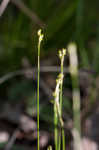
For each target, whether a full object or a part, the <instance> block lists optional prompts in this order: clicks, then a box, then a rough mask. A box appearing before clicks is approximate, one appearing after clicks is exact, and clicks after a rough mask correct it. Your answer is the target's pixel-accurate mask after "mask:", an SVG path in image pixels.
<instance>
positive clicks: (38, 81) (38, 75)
mask: <svg viewBox="0 0 99 150" xmlns="http://www.w3.org/2000/svg"><path fill="white" fill-rule="evenodd" d="M41 32H42V31H41V29H40V30H39V31H38V37H39V40H38V74H37V150H40V146H39V83H40V46H41V42H42V40H43V37H44V35H43V34H42V33H41Z"/></svg>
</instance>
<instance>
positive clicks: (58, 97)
mask: <svg viewBox="0 0 99 150" xmlns="http://www.w3.org/2000/svg"><path fill="white" fill-rule="evenodd" d="M65 54H66V50H65V49H63V50H62V51H59V57H60V60H61V73H60V74H59V75H58V78H57V79H56V88H55V91H54V93H53V96H54V126H55V129H54V140H55V150H59V149H60V144H61V137H60V136H59V133H58V129H57V126H58V119H59V122H60V125H61V128H62V141H63V150H65V135H64V131H63V126H64V123H63V120H62V86H63V77H64V75H63V62H64V56H65ZM58 137H59V138H58Z"/></svg>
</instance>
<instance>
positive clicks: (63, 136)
mask: <svg viewBox="0 0 99 150" xmlns="http://www.w3.org/2000/svg"><path fill="white" fill-rule="evenodd" d="M63 51H64V49H63ZM63 51H62V52H61V53H60V54H62V55H61V57H60V59H61V74H62V75H63V62H64V55H65V54H64V52H63ZM62 104H63V80H62V82H61V84H60V115H61V118H62ZM61 134H62V149H63V150H65V133H64V129H63V127H62V130H61ZM59 143H61V138H59ZM60 145H61V144H60ZM59 150H60V147H59Z"/></svg>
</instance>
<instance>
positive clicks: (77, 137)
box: [68, 43, 82, 150]
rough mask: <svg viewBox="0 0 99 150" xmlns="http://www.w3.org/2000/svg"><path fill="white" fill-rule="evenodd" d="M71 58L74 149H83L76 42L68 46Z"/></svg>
mask: <svg viewBox="0 0 99 150" xmlns="http://www.w3.org/2000/svg"><path fill="white" fill-rule="evenodd" d="M68 53H69V60H70V75H71V80H72V95H73V124H74V127H73V130H72V134H73V138H74V150H82V146H81V120H80V90H79V82H78V59H77V48H76V45H75V43H70V44H69V46H68Z"/></svg>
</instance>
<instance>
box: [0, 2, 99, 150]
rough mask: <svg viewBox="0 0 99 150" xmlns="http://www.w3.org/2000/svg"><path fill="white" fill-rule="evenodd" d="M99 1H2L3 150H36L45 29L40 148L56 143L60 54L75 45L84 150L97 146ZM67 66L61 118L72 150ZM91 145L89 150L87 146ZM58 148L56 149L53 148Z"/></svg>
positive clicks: (0, 111) (0, 110)
mask: <svg viewBox="0 0 99 150" xmlns="http://www.w3.org/2000/svg"><path fill="white" fill-rule="evenodd" d="M98 7H99V1H98V0H94V1H93V0H75V1H74V0H61V1H59V0H49V1H47V0H0V149H5V150H10V149H12V150H14V149H16V150H17V149H18V150H19V149H20V150H25V149H27V150H32V149H33V150H36V144H37V132H36V127H37V124H36V120H37V118H36V88H37V44H38V37H37V31H38V29H40V28H42V30H43V33H44V40H43V42H42V45H41V58H40V59H41V74H40V75H41V76H40V148H41V149H42V150H46V149H47V147H48V145H52V146H54V142H53V139H54V138H53V104H52V103H51V102H50V100H52V98H53V97H52V92H53V91H54V89H55V84H56V77H57V75H58V73H59V71H60V68H59V66H60V60H59V58H58V50H59V49H61V48H67V46H68V44H69V43H70V42H75V43H76V45H77V52H78V62H79V85H80V94H81V121H82V143H83V144H84V145H85V149H84V150H89V149H90V150H98V146H99V100H98V97H99V15H98V14H99V13H98V12H99V8H98ZM68 66H69V60H68V54H67V56H66V57H65V62H64V74H65V76H64V85H63V119H64V122H65V135H66V146H67V149H68V150H72V139H73V138H72V133H71V130H72V119H73V114H72V86H71V78H70V74H69V70H68ZM89 147H90V148H89ZM53 149H54V148H53Z"/></svg>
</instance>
